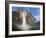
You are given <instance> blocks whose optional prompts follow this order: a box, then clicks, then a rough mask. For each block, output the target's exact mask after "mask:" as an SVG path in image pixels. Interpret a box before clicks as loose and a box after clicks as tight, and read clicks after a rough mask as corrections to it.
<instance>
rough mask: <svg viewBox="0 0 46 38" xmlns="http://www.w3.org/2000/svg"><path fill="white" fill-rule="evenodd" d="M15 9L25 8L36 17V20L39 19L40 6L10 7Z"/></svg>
mask: <svg viewBox="0 0 46 38" xmlns="http://www.w3.org/2000/svg"><path fill="white" fill-rule="evenodd" d="M17 9H19V10H26V11H28V12H30V13H32V15H33V16H34V17H35V18H36V19H37V21H39V20H40V8H35V7H34V8H33V7H12V11H16V10H17Z"/></svg>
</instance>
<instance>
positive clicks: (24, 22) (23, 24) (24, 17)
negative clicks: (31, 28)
mask: <svg viewBox="0 0 46 38" xmlns="http://www.w3.org/2000/svg"><path fill="white" fill-rule="evenodd" d="M22 15H23V20H22V26H25V25H26V13H25V12H24V13H23V14H22Z"/></svg>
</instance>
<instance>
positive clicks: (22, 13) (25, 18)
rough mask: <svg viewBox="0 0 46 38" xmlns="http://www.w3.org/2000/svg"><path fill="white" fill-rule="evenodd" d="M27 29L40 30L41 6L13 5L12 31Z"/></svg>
mask: <svg viewBox="0 0 46 38" xmlns="http://www.w3.org/2000/svg"><path fill="white" fill-rule="evenodd" d="M31 17H32V18H31ZM31 19H32V20H31ZM27 30H40V8H32V7H12V31H27Z"/></svg>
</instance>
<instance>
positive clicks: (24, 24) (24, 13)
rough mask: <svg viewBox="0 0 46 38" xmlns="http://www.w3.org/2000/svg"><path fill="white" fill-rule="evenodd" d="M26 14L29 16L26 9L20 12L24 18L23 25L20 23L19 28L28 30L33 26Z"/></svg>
mask: <svg viewBox="0 0 46 38" xmlns="http://www.w3.org/2000/svg"><path fill="white" fill-rule="evenodd" d="M26 16H27V13H26V11H23V12H21V13H20V17H21V18H22V25H21V26H20V25H18V28H20V29H22V30H23V31H25V30H28V29H29V28H32V27H30V26H29V25H28V24H27V23H26Z"/></svg>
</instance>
